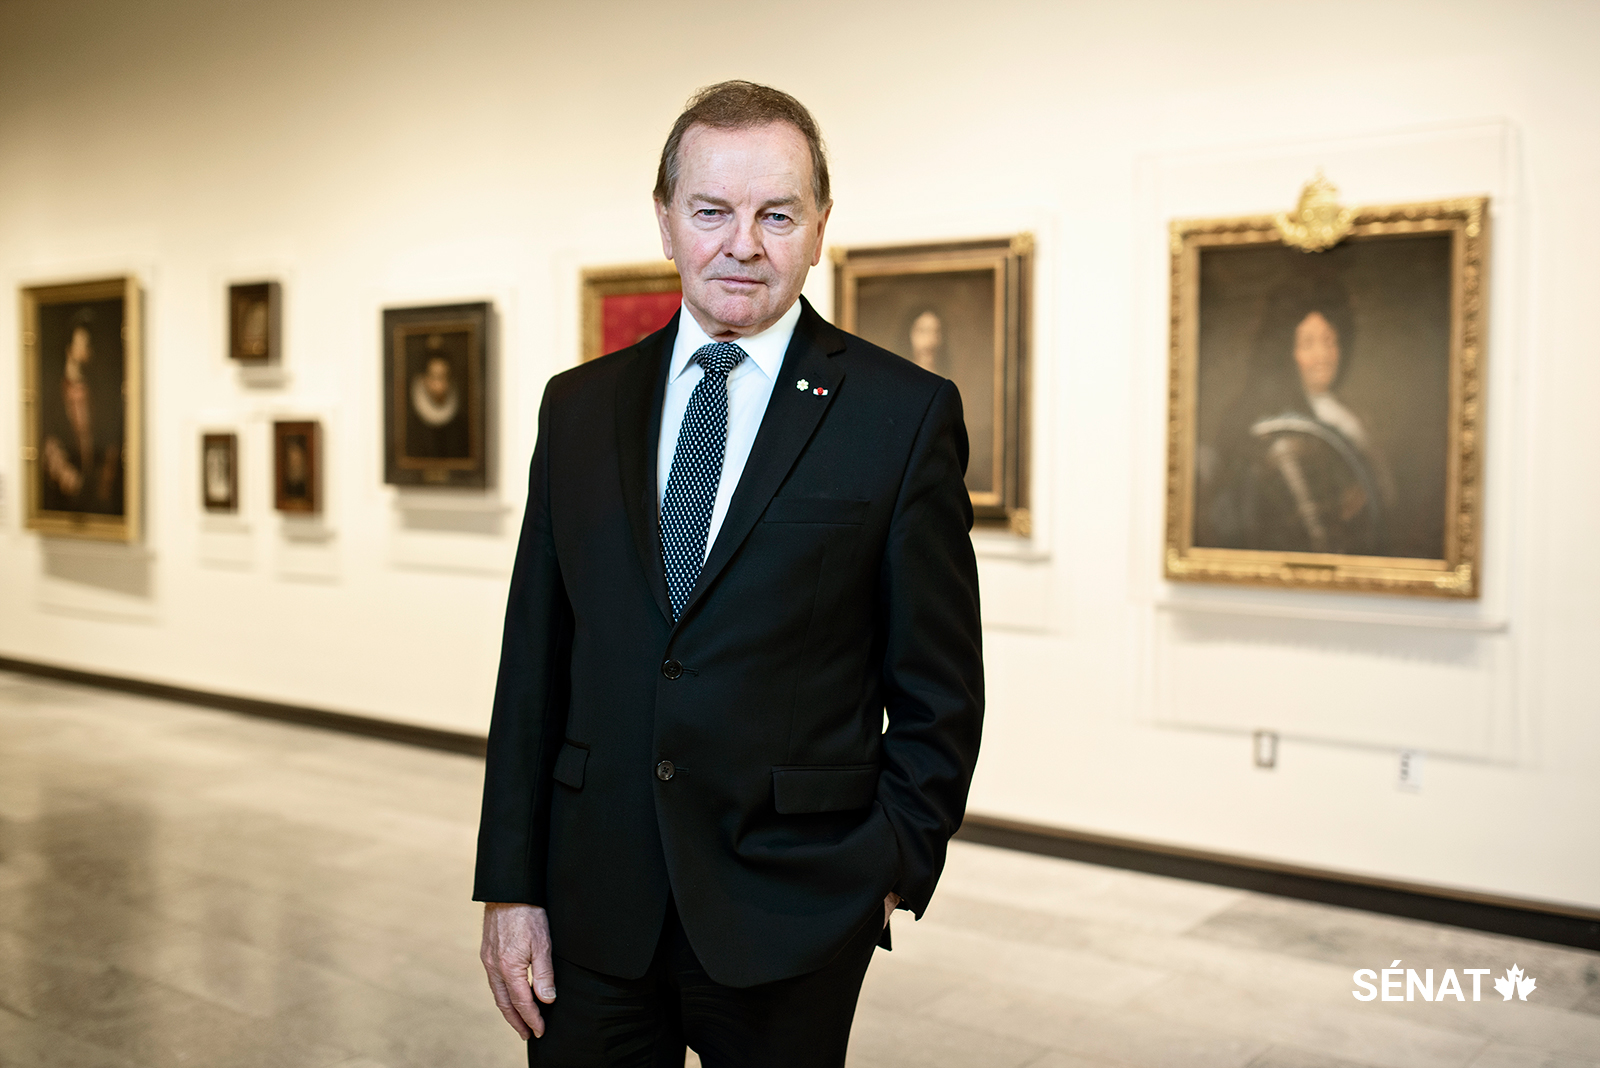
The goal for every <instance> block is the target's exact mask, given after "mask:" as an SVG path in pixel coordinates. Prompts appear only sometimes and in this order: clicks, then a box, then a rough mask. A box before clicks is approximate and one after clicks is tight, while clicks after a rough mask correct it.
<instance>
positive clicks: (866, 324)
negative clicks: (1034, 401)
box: [833, 234, 1033, 536]
mask: <svg viewBox="0 0 1600 1068" xmlns="http://www.w3.org/2000/svg"><path fill="white" fill-rule="evenodd" d="M833 264H834V275H833V278H834V288H833V294H834V314H835V315H837V316H838V323H839V325H840V326H841V327H843V328H844V329H845V330H848V331H850V332H851V333H853V334H858V335H860V336H861V337H864V338H866V339H867V340H868V341H870V342H872V343H873V344H875V345H881V346H883V347H884V348H886V349H888V350H889V351H890V352H893V353H896V354H898V355H900V356H903V357H905V358H906V359H908V360H911V361H912V362H913V363H915V364H917V365H918V366H919V367H923V368H925V369H927V370H929V371H932V372H933V373H934V374H936V375H941V376H943V377H945V378H948V379H950V380H951V381H953V382H954V383H955V384H956V386H957V387H958V388H959V389H960V390H961V403H962V406H963V408H964V409H965V413H966V420H967V438H968V441H969V442H970V447H971V450H972V452H971V459H970V460H969V462H968V464H967V491H968V493H969V494H971V497H972V510H973V513H974V515H975V517H976V519H977V521H978V522H979V523H982V524H985V525H989V526H1005V527H1007V528H1009V530H1010V531H1011V532H1012V533H1014V534H1018V535H1022V536H1027V535H1029V534H1030V533H1032V530H1033V524H1032V513H1031V512H1030V511H1029V507H1028V426H1027V410H1028V361H1029V356H1028V350H1029V329H1028V326H1029V321H1030V319H1031V316H1032V311H1031V310H1030V309H1031V307H1032V297H1033V236H1032V235H1031V234H1014V235H1012V236H1009V237H998V238H987V239H980V240H970V241H942V242H939V243H937V244H925V245H895V246H885V247H878V248H848V249H845V248H835V249H834V250H833Z"/></svg>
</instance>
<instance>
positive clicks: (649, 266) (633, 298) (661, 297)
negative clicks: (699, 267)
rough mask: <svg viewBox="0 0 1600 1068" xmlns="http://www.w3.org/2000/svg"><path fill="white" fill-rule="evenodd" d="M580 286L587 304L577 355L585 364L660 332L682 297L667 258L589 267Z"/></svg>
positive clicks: (680, 285)
mask: <svg viewBox="0 0 1600 1068" xmlns="http://www.w3.org/2000/svg"><path fill="white" fill-rule="evenodd" d="M579 288H580V290H581V296H580V300H581V302H582V305H583V337H582V339H581V341H580V348H581V350H582V351H581V352H580V353H579V359H580V360H582V361H583V362H585V363H587V362H588V361H589V360H593V359H595V358H596V357H599V356H604V355H605V354H606V353H608V352H616V351H617V350H618V349H623V348H627V347H628V346H629V345H632V344H634V343H636V342H638V341H639V340H640V339H641V338H645V337H648V336H650V335H651V334H653V333H655V332H656V331H657V330H660V329H661V328H662V327H663V326H665V325H666V324H667V323H668V322H669V321H670V320H671V318H672V316H673V315H674V314H675V313H676V312H677V310H678V307H679V306H680V304H681V303H682V301H683V286H682V283H681V282H680V281H679V279H678V268H677V267H676V266H675V265H673V263H672V262H671V261H669V260H662V261H661V262H660V263H635V264H629V265H627V266H623V267H591V268H589V269H587V270H585V271H584V272H583V275H582V281H581V282H580V283H579Z"/></svg>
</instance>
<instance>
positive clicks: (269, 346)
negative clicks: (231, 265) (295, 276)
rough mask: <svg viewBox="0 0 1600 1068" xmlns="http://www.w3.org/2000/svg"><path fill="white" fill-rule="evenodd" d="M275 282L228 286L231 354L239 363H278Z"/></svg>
mask: <svg viewBox="0 0 1600 1068" xmlns="http://www.w3.org/2000/svg"><path fill="white" fill-rule="evenodd" d="M279 333H280V330H279V288H278V283H276V282H250V283H243V284H239V285H232V286H229V287H228V355H229V356H230V357H232V358H233V359H235V360H238V361H239V362H240V363H276V362H277V361H278V347H279V346H278V338H279Z"/></svg>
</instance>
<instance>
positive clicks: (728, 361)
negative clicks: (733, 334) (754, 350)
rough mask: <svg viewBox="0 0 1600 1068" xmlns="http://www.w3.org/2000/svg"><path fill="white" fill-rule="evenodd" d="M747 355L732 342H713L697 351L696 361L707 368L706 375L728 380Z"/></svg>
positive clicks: (695, 353)
mask: <svg viewBox="0 0 1600 1068" xmlns="http://www.w3.org/2000/svg"><path fill="white" fill-rule="evenodd" d="M747 355H749V354H748V353H746V352H745V351H744V349H741V348H740V347H739V346H738V345H735V344H734V343H733V342H731V341H713V342H712V343H711V344H709V345H701V346H700V347H699V348H698V349H696V350H695V352H694V361H695V363H698V364H699V365H700V366H701V367H703V368H705V373H706V374H708V375H715V376H716V377H718V378H727V377H728V374H729V372H731V371H732V370H733V369H734V368H735V367H737V366H739V361H740V360H742V359H744V358H745V357H746V356H747Z"/></svg>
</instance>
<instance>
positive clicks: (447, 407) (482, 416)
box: [384, 304, 488, 487]
mask: <svg viewBox="0 0 1600 1068" xmlns="http://www.w3.org/2000/svg"><path fill="white" fill-rule="evenodd" d="M487 324H488V305H486V304H473V305H458V306H454V307H439V308H405V309H390V310H388V311H385V312H384V337H385V342H386V346H387V351H386V353H385V356H384V364H385V377H386V379H387V383H386V384H387V392H388V403H387V405H386V418H385V439H386V444H387V450H386V451H387V453H388V455H387V458H386V464H385V468H386V473H387V476H388V477H387V481H389V482H393V483H398V484H433V485H444V486H477V487H481V486H483V485H484V484H485V474H486V465H485V458H484V438H485V434H484V423H485V421H486V419H487V405H486V398H485V389H484V383H485V377H486V376H485V370H486V368H485V362H486V361H485V355H484V350H485V332H486V328H487Z"/></svg>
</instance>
